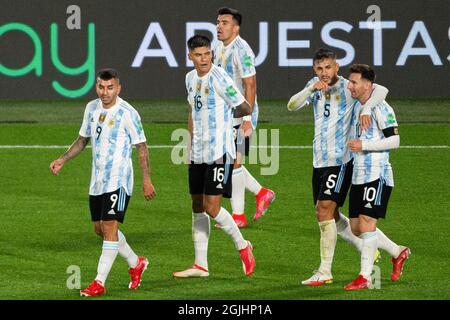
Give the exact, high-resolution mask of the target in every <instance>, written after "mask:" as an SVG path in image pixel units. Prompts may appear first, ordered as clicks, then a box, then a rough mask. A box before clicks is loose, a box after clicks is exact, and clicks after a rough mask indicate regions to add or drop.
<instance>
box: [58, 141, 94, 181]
mask: <svg viewBox="0 0 450 320" xmlns="http://www.w3.org/2000/svg"><path fill="white" fill-rule="evenodd" d="M88 142H89V138H86V137H83V136H78V138H77V139H76V140H75V141H74V142H73V143H72V145H71V146H70V147H69V149H67V151H66V152H64V154H63V155H62V156H60V157H59V158H58V159H56V160H54V161H53V162H52V163H51V164H50V171H51V172H52V173H53V174H54V175H58V172H59V171H60V170H61V168H62V167H63V165H64V163H65V162H66V161H68V160H70V159H72V158H74V157H76V156H77V155H79V154H80V153H81V151H83V150H84V148H86V145H87V144H88Z"/></svg>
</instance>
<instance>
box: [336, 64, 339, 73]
mask: <svg viewBox="0 0 450 320" xmlns="http://www.w3.org/2000/svg"><path fill="white" fill-rule="evenodd" d="M338 71H339V63H337V62H336V72H338Z"/></svg>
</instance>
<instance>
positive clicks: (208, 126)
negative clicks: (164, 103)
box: [186, 65, 245, 163]
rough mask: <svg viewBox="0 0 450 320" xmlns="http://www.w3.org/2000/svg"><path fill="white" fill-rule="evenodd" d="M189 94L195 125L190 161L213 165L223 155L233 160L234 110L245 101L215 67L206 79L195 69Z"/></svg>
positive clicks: (189, 77) (188, 79)
mask: <svg viewBox="0 0 450 320" xmlns="http://www.w3.org/2000/svg"><path fill="white" fill-rule="evenodd" d="M186 90H187V92H188V97H187V100H188V102H189V104H190V106H191V110H192V111H191V112H192V124H193V128H192V129H193V132H192V145H191V152H190V155H189V156H190V160H191V161H193V162H195V163H210V162H213V161H215V160H217V159H219V158H221V157H222V156H223V155H224V154H228V155H230V156H231V157H232V158H233V159H234V158H235V157H236V147H235V144H234V138H233V108H235V107H237V106H238V105H240V104H242V103H243V102H244V101H245V98H244V97H243V96H242V94H241V93H240V92H239V90H237V88H236V85H235V84H234V82H233V80H232V79H231V78H230V77H229V76H228V75H227V73H226V72H225V71H224V70H223V69H222V68H219V67H216V66H214V65H212V66H211V69H210V70H209V72H208V73H207V74H206V75H204V76H203V77H199V76H198V75H197V71H196V70H195V69H194V70H192V71H191V72H189V73H188V74H187V75H186Z"/></svg>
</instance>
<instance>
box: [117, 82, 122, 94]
mask: <svg viewBox="0 0 450 320" xmlns="http://www.w3.org/2000/svg"><path fill="white" fill-rule="evenodd" d="M121 90H122V85H121V84H120V82H119V83H118V84H117V94H118V95H119V94H120V91H121Z"/></svg>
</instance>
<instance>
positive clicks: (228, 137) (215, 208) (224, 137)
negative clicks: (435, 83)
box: [173, 35, 256, 278]
mask: <svg viewBox="0 0 450 320" xmlns="http://www.w3.org/2000/svg"><path fill="white" fill-rule="evenodd" d="M187 45H188V48H189V59H190V60H191V61H192V62H193V63H194V66H195V69H194V70H192V71H191V72H189V73H188V74H187V75H186V90H187V93H188V98H187V99H188V102H189V105H190V109H189V120H188V127H189V132H190V136H191V143H190V153H189V159H190V165H189V191H190V194H191V198H192V211H193V212H192V238H193V240H194V249H195V263H194V265H193V266H192V267H190V268H188V269H187V270H184V271H180V272H174V273H173V276H174V277H176V278H188V277H207V276H209V271H208V259H207V253H208V240H209V235H210V222H209V217H210V216H211V217H212V218H214V220H216V222H217V223H219V224H220V225H221V226H222V230H223V231H225V232H226V233H227V234H228V235H229V236H230V237H231V238H232V239H233V241H234V245H235V247H236V249H237V250H239V253H240V256H241V260H242V265H243V268H244V273H245V275H246V276H249V275H251V274H252V273H253V270H254V268H255V265H256V262H255V258H254V256H253V248H252V245H251V243H250V242H249V241H247V240H245V239H244V237H243V236H242V234H241V231H240V230H239V228H238V226H237V225H236V222H235V221H234V220H233V218H232V217H231V215H230V214H229V213H228V211H227V210H226V209H224V208H223V207H221V199H222V195H223V196H224V197H226V198H230V196H231V188H232V186H231V183H232V182H231V177H230V175H231V173H232V171H233V159H234V158H235V157H236V149H235V146H234V143H233V123H232V120H233V116H234V117H238V118H240V117H243V116H245V115H247V114H250V105H249V104H248V103H247V101H245V98H244V97H243V96H242V94H241V93H240V92H239V91H238V90H237V88H236V86H235V84H234V83H233V80H232V79H231V78H230V77H229V76H228V75H227V73H226V72H225V71H224V70H223V69H221V68H219V67H216V66H214V65H213V64H212V52H211V42H210V40H209V39H208V38H207V37H204V36H200V35H195V36H193V37H191V38H190V39H189V40H188V42H187Z"/></svg>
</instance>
